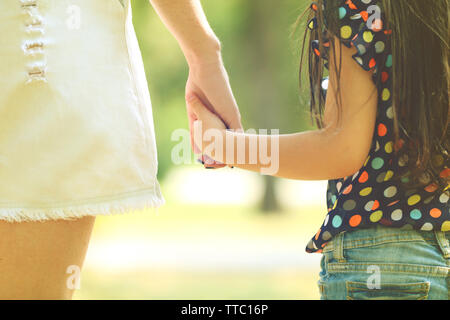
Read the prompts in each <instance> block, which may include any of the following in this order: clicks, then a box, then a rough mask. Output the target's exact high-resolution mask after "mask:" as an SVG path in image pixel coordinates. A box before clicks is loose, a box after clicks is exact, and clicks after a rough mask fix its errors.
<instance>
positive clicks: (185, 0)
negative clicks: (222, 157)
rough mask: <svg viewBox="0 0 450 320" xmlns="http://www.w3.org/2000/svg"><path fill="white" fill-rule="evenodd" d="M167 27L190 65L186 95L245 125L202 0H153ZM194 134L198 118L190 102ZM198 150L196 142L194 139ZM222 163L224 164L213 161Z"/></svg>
mask: <svg viewBox="0 0 450 320" xmlns="http://www.w3.org/2000/svg"><path fill="white" fill-rule="evenodd" d="M150 2H151V3H152V5H153V7H154V8H155V10H156V12H157V13H158V15H159V17H160V18H161V20H162V21H163V22H164V24H165V25H166V27H167V28H168V29H169V31H170V32H171V33H172V35H173V36H174V37H175V38H176V39H177V41H178V43H179V45H180V47H181V50H182V51H183V54H184V56H185V57H186V61H187V63H188V65H189V77H188V80H187V83H186V95H190V94H195V95H197V96H198V97H199V98H200V99H201V101H202V102H203V104H205V105H206V106H207V107H208V108H209V109H210V110H211V111H213V112H214V113H215V114H217V115H218V116H219V117H220V118H221V119H222V121H223V122H224V123H225V124H226V125H227V127H228V128H231V129H238V130H240V129H242V124H241V115H240V113H239V108H238V106H237V103H236V100H235V98H234V96H233V92H232V90H231V86H230V82H229V78H228V74H227V71H226V70H225V67H224V65H223V61H222V56H221V46H220V42H219V39H218V38H217V37H216V35H215V34H214V32H213V30H212V29H211V27H210V25H209V23H208V21H207V19H206V16H205V13H204V12H203V9H202V7H201V3H200V0H150ZM187 116H188V121H189V128H190V131H191V140H193V138H192V126H193V122H194V120H195V119H196V118H195V115H194V113H193V112H192V110H191V108H190V107H189V105H188V106H187ZM192 146H193V148H194V151H196V152H198V150H196V149H195V146H194V144H193V141H192ZM210 166H212V167H221V166H223V165H221V164H211V165H210Z"/></svg>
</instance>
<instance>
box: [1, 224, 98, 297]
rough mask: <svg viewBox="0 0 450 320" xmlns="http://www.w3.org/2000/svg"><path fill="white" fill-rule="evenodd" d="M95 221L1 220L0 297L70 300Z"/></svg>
mask: <svg viewBox="0 0 450 320" xmlns="http://www.w3.org/2000/svg"><path fill="white" fill-rule="evenodd" d="M94 221H95V217H92V216H88V217H83V218H80V219H76V220H71V221H69V220H56V221H45V222H21V223H9V222H6V221H0V299H71V298H72V294H73V292H74V289H76V283H77V282H76V277H77V275H78V271H79V270H81V267H82V265H83V261H84V257H85V255H86V251H87V248H88V244H89V239H90V236H91V231H92V227H93V225H94Z"/></svg>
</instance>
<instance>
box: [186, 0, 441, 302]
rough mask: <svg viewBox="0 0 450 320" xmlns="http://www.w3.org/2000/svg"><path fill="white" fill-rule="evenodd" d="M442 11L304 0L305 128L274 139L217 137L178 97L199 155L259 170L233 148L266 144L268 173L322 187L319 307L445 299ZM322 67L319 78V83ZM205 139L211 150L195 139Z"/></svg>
mask: <svg viewBox="0 0 450 320" xmlns="http://www.w3.org/2000/svg"><path fill="white" fill-rule="evenodd" d="M448 6H449V4H448V1H447V0H435V1H433V4H432V5H430V3H428V2H427V1H423V0H395V1H394V0H345V1H344V0H335V1H330V0H328V1H325V0H322V1H318V2H314V3H313V4H312V5H311V7H310V12H311V20H310V22H309V23H308V27H309V29H310V30H309V31H308V32H310V38H311V42H310V47H309V78H310V86H311V113H312V116H313V118H314V119H316V122H317V124H318V127H319V129H318V130H316V131H307V132H301V133H295V134H287V135H279V136H276V137H275V138H276V139H274V137H269V136H268V135H250V134H245V133H243V132H233V131H229V130H226V127H225V125H224V124H223V123H222V121H221V120H220V119H219V118H218V117H217V116H216V115H215V114H213V113H211V112H210V111H209V110H208V109H207V108H205V107H204V106H203V104H202V102H201V101H200V100H199V99H198V98H197V97H196V96H195V95H193V94H190V93H189V92H188V93H187V103H188V105H189V106H190V107H191V108H192V109H193V110H194V112H195V115H196V117H197V119H198V120H197V121H198V122H197V123H196V124H197V132H196V135H195V138H194V141H195V144H196V145H197V146H198V147H199V148H201V150H202V152H203V154H206V156H209V157H210V158H212V159H214V160H216V161H220V162H224V163H226V164H227V165H232V166H235V167H239V168H242V169H246V170H252V171H261V169H263V168H264V167H265V166H266V165H267V163H261V161H256V162H255V163H249V161H245V162H243V161H238V158H239V157H238V154H239V147H238V146H239V142H240V143H241V145H242V146H245V148H244V149H243V150H245V159H249V158H251V157H253V158H254V154H255V151H256V148H255V147H254V146H256V145H259V146H261V145H267V146H268V148H267V150H271V155H270V156H271V157H272V159H273V158H274V157H276V158H277V160H278V162H279V169H278V171H277V172H275V173H274V174H273V175H275V176H279V177H285V178H291V179H304V180H328V189H327V205H328V214H327V215H326V217H325V221H324V223H323V224H322V226H321V227H320V229H319V230H318V231H317V233H316V234H315V236H314V237H313V238H312V239H311V241H310V242H309V243H308V245H307V248H306V251H307V252H322V253H323V258H322V262H321V266H322V271H321V273H320V281H319V288H320V292H321V298H322V299H371V298H373V299H425V298H429V299H448V298H449V289H450V288H449V283H448V273H449V265H450V264H449V262H450V246H449V238H450V212H449V193H450V190H449V175H450V169H449V168H448V164H449V155H448V150H449V131H448V130H449V100H448V85H449V81H448V79H449V63H448V58H449V57H448V52H449V43H448V9H449V8H448ZM324 68H325V69H328V73H329V79H328V80H327V81H326V82H325V83H321V81H322V78H323V73H324ZM326 83H327V84H328V85H327V86H326ZM324 89H327V90H326V91H327V92H328V94H326V92H325V91H324ZM269 107H272V108H273V107H278V108H279V107H280V106H269ZM200 124H201V128H200V126H199V125H200ZM200 129H201V130H200ZM211 130H215V134H214V135H213V136H214V137H215V141H214V142H215V144H214V148H211V143H208V141H207V140H208V139H205V136H204V134H207V133H208V132H211ZM219 140H220V141H221V143H218V141H219ZM229 142H231V143H229ZM274 144H276V147H275V148H274ZM274 150H275V151H274ZM240 159H241V160H242V159H243V157H242V155H241V158H240Z"/></svg>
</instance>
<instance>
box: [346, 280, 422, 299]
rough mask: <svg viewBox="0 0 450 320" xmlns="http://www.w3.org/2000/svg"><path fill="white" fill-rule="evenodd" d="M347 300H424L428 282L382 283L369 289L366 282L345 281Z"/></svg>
mask: <svg viewBox="0 0 450 320" xmlns="http://www.w3.org/2000/svg"><path fill="white" fill-rule="evenodd" d="M346 287H347V300H425V299H427V298H428V294H429V291H430V282H427V281H424V282H417V283H401V284H399V283H383V284H381V285H380V288H374V289H370V288H369V287H368V285H367V283H364V282H353V281H346Z"/></svg>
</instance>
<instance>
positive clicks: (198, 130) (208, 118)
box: [186, 94, 227, 151]
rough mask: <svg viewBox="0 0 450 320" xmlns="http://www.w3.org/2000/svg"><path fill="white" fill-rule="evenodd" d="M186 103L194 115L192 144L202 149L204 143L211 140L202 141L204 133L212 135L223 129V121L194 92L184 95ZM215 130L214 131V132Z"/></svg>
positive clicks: (224, 128) (224, 127)
mask: <svg viewBox="0 0 450 320" xmlns="http://www.w3.org/2000/svg"><path fill="white" fill-rule="evenodd" d="M186 103H187V104H188V108H189V109H190V110H192V111H193V113H194V115H195V119H196V120H195V121H194V124H193V126H194V134H193V136H194V144H195V145H196V146H197V148H198V149H200V150H201V151H203V150H204V149H205V148H204V147H205V144H209V143H211V141H204V139H203V138H204V135H205V133H208V132H209V133H211V134H212V135H214V134H215V133H217V131H218V130H219V131H225V130H226V128H227V127H226V126H225V124H224V123H223V121H222V120H221V119H220V118H219V117H218V116H217V115H216V114H214V113H213V112H211V111H210V110H209V109H208V108H207V107H206V106H205V105H204V104H203V103H202V102H201V101H200V99H199V98H198V97H197V96H196V95H195V94H189V95H188V96H186ZM214 130H216V132H214Z"/></svg>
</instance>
